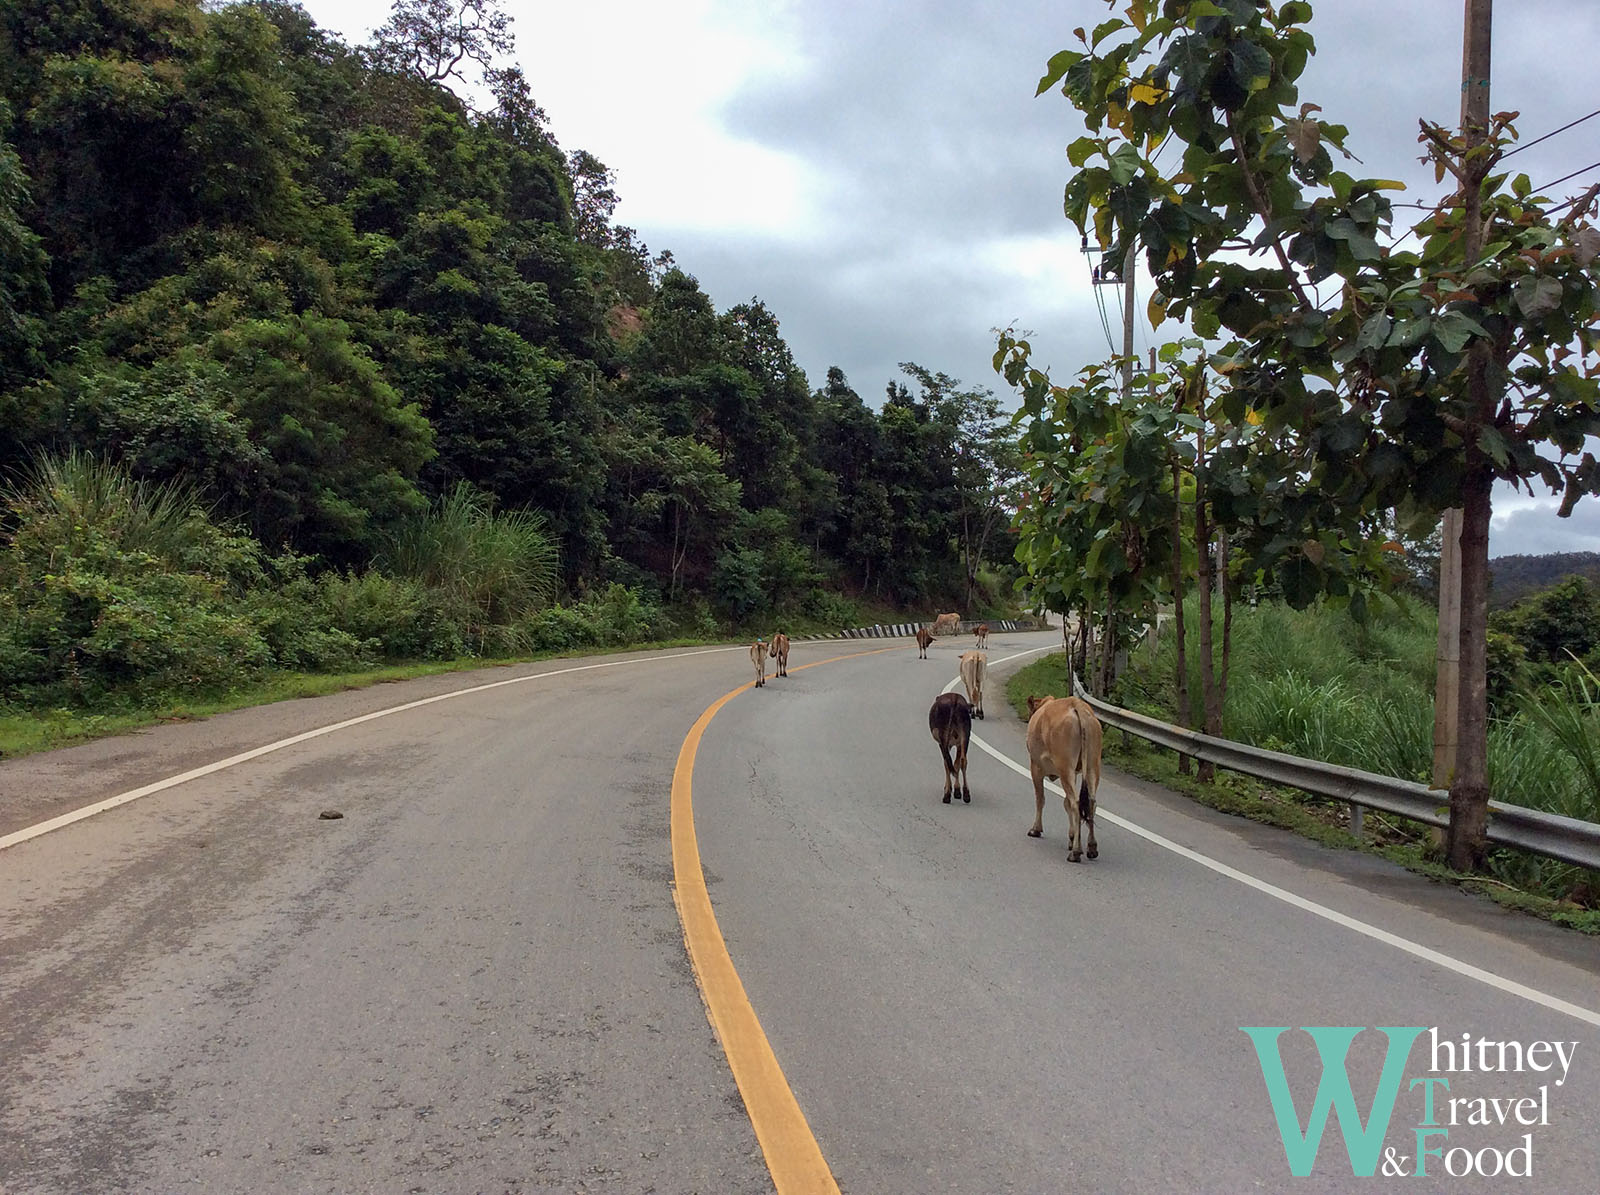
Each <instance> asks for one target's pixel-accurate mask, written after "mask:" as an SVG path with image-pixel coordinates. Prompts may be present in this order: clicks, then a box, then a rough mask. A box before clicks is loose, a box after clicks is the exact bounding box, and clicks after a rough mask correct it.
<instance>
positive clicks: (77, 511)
mask: <svg viewBox="0 0 1600 1195" xmlns="http://www.w3.org/2000/svg"><path fill="white" fill-rule="evenodd" d="M6 506H7V507H8V510H9V513H10V516H11V519H12V520H13V522H14V525H15V528H16V530H15V532H14V533H13V535H12V537H11V542H10V544H9V545H8V550H7V551H6V553H5V554H4V556H3V557H0V592H3V597H0V665H3V667H4V672H3V673H0V693H3V694H4V696H5V697H6V698H7V699H8V700H18V701H21V702H24V703H28V704H39V703H59V702H73V703H85V702H93V701H98V700H101V699H103V698H105V697H106V696H107V695H109V694H112V693H126V694H130V695H133V696H135V697H149V696H152V695H155V694H157V693H165V692H170V691H175V690H180V689H189V688H194V687H197V686H215V685H219V684H222V683H224V682H230V681H235V680H239V679H243V678H248V677H250V676H253V675H254V674H256V673H258V672H259V671H260V670H262V669H263V668H266V667H268V666H270V665H271V663H272V661H273V653H272V649H271V647H270V646H269V645H268V643H267V642H266V640H265V638H264V637H263V636H262V634H261V632H260V629H259V628H258V627H257V626H256V625H255V623H254V622H253V621H252V619H251V618H250V617H249V611H248V607H247V606H246V605H244V604H242V603H240V602H239V601H238V597H239V595H240V589H239V585H238V581H239V580H240V579H241V578H259V577H260V576H261V561H260V552H259V549H258V548H257V547H256V545H255V543H254V541H252V540H250V539H248V538H247V537H244V536H239V535H234V534H232V533H230V532H228V531H226V530H224V529H222V528H218V527H216V526H215V525H213V524H212V523H211V522H210V521H209V520H208V519H207V518H206V516H205V513H204V511H203V510H202V509H201V508H200V507H199V505H198V503H197V502H196V501H195V498H194V496H193V493H192V491H190V490H188V489H186V488H185V487H182V486H178V485H171V484H168V485H152V484H148V483H143V482H136V481H134V480H132V479H131V478H130V477H128V475H127V474H126V473H125V472H124V471H122V470H120V469H118V468H117V467H115V466H112V465H108V464H105V463H104V462H100V461H97V460H94V459H93V458H90V457H85V456H81V455H78V454H72V455H69V456H68V457H66V458H63V459H60V460H46V461H41V462H39V463H38V464H37V465H36V466H35V468H34V470H33V472H32V473H31V475H30V476H29V477H27V478H26V479H25V480H24V481H23V482H22V483H21V484H20V485H19V486H18V487H17V488H15V489H13V490H12V491H11V492H10V493H9V494H7V495H6Z"/></svg>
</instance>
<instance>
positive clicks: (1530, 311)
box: [1511, 276, 1562, 320]
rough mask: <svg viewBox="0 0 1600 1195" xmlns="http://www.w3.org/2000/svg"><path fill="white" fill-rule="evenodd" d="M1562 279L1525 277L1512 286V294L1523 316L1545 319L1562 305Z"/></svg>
mask: <svg viewBox="0 0 1600 1195" xmlns="http://www.w3.org/2000/svg"><path fill="white" fill-rule="evenodd" d="M1561 294H1562V291H1561V280H1560V279H1559V278H1550V277H1548V276H1546V277H1537V278H1524V279H1522V281H1520V282H1518V283H1517V284H1516V285H1515V286H1513V287H1512V288H1511V295H1512V297H1513V298H1515V299H1516V301H1517V307H1518V308H1519V309H1520V310H1521V312H1522V314H1523V317H1524V318H1526V319H1530V320H1536V319H1543V318H1544V317H1545V316H1547V315H1549V314H1550V313H1551V312H1552V311H1555V310H1556V309H1557V308H1559V307H1560V306H1561Z"/></svg>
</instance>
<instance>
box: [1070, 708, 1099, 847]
mask: <svg viewBox="0 0 1600 1195" xmlns="http://www.w3.org/2000/svg"><path fill="white" fill-rule="evenodd" d="M1072 716H1073V717H1074V718H1076V719H1077V720H1078V816H1079V817H1081V818H1082V819H1083V820H1084V821H1086V822H1089V823H1091V824H1092V823H1093V822H1094V806H1093V805H1092V804H1090V802H1091V801H1092V800H1093V797H1092V796H1091V794H1090V792H1089V735H1088V730H1089V728H1088V727H1087V726H1085V725H1084V724H1083V710H1082V709H1080V708H1079V707H1077V706H1073V707H1072Z"/></svg>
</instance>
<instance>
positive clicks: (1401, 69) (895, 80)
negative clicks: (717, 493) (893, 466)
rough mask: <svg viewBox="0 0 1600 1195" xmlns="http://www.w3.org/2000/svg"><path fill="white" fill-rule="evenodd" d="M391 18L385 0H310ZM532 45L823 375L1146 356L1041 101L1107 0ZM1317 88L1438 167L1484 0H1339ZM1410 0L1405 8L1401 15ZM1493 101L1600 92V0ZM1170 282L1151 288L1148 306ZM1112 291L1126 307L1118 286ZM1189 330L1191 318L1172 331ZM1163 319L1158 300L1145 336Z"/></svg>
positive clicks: (637, 188)
mask: <svg viewBox="0 0 1600 1195" xmlns="http://www.w3.org/2000/svg"><path fill="white" fill-rule="evenodd" d="M302 2H303V3H304V4H305V6H306V8H307V10H308V11H309V12H310V13H311V15H312V16H313V17H314V18H315V19H316V21H317V22H318V24H320V25H322V26H323V27H324V28H328V29H331V30H333V31H335V32H337V33H339V34H340V35H342V36H343V37H344V38H345V39H346V40H347V41H349V42H351V43H358V42H362V41H365V40H367V38H368V35H369V34H370V32H371V30H372V29H374V28H375V27H376V26H378V25H379V24H381V23H382V22H383V21H384V20H385V19H386V18H387V15H388V11H389V4H388V3H386V2H385V0H302ZM504 8H505V11H507V12H508V13H510V14H511V16H512V18H513V26H512V32H513V33H514V35H515V36H516V39H517V46H516V51H515V54H514V57H515V58H516V60H517V61H518V62H519V63H520V65H521V66H522V68H523V70H524V72H525V73H526V75H527V77H528V80H529V83H530V86H531V88H532V91H533V95H534V97H535V99H536V100H537V101H538V102H539V104H540V105H541V106H542V107H543V108H544V109H545V111H546V112H547V113H548V114H549V117H550V126H551V131H552V132H553V133H554V135H555V137H556V138H557V140H558V141H559V142H560V143H561V145H562V148H563V149H565V150H567V151H569V152H570V151H572V150H576V149H585V150H588V151H589V152H590V153H592V154H594V155H595V156H596V157H598V158H599V159H600V160H601V161H603V162H605V163H606V165H607V166H609V167H610V168H611V169H612V171H613V172H614V173H615V175H616V179H617V191H618V193H619V195H620V196H621V202H620V204H619V206H618V208H617V213H616V219H617V221H618V222H619V223H622V224H626V225H628V226H630V227H632V228H634V229H636V230H637V231H638V233H639V235H640V238H641V239H642V240H643V241H644V242H645V243H647V244H648V245H649V247H650V249H651V250H652V251H659V250H661V249H670V250H671V251H672V253H673V256H674V258H675V259H676V261H677V264H678V265H679V266H680V267H681V268H682V269H684V270H685V271H687V272H688V273H690V274H693V275H694V276H695V277H696V278H697V279H698V280H699V282H700V285H701V287H702V288H703V289H704V290H705V291H706V293H707V294H708V295H709V296H710V297H711V299H712V301H713V302H714V303H715V304H716V306H717V308H718V309H719V310H725V309H727V308H728V307H731V306H732V305H734V304H735V303H741V302H746V301H748V300H750V299H752V298H760V299H761V300H763V301H764V302H765V303H766V305H767V306H768V307H769V308H770V309H771V310H772V312H773V313H774V314H775V315H776V316H777V318H778V320H779V324H780V327H781V331H782V333H783V336H784V338H785V340H786V341H787V342H788V344H789V347H790V349H791V350H792V351H793V353H794V355H795V359H796V360H797V361H798V362H799V364H800V365H801V367H802V368H803V369H804V370H805V371H806V374H807V377H808V378H809V380H810V382H811V384H812V386H813V387H817V386H820V385H821V384H822V383H823V381H824V380H825V378H826V375H827V370H828V368H829V367H830V366H833V365H837V366H839V367H840V368H841V369H843V370H844V372H845V375H846V377H847V378H848V379H849V381H850V383H851V385H852V386H853V387H854V388H855V389H856V391H857V392H858V393H859V394H861V396H862V397H863V398H864V399H866V400H867V401H868V403H870V404H872V405H873V406H877V405H878V404H879V403H880V402H881V400H882V397H883V393H884V389H885V387H886V385H887V384H888V383H889V382H890V381H892V380H901V381H905V380H907V379H905V378H904V375H903V374H902V373H901V372H900V368H899V366H900V363H901V362H907V361H911V362H916V363H917V364H919V365H922V366H924V367H926V368H928V369H930V370H933V371H936V372H944V373H946V374H949V375H951V376H953V377H956V378H958V379H960V380H961V381H962V382H964V383H966V384H968V385H970V386H979V387H986V388H989V389H992V390H994V391H995V392H996V393H997V394H999V395H1000V396H1001V397H1002V399H1008V398H1009V397H1010V394H1009V389H1008V387H1007V386H1006V384H1005V381H1004V379H1002V378H1000V377H999V376H998V375H997V374H996V373H994V371H993V366H992V358H993V354H994V349H995V330H996V329H999V328H1003V327H1015V328H1017V329H1020V330H1022V331H1025V332H1027V333H1029V334H1030V339H1031V342H1032V344H1033V346H1034V364H1036V365H1038V366H1040V367H1044V368H1049V369H1050V370H1051V372H1052V374H1053V375H1055V376H1057V377H1058V379H1060V378H1068V377H1071V376H1072V375H1073V374H1075V373H1076V371H1077V370H1078V368H1079V367H1081V366H1082V365H1084V364H1087V363H1089V362H1092V361H1098V360H1102V359H1104V358H1105V357H1106V356H1108V355H1109V353H1110V352H1111V351H1112V346H1111V345H1108V339H1107V330H1108V328H1109V332H1110V334H1111V337H1112V340H1113V343H1114V346H1115V348H1116V349H1117V350H1118V351H1120V347H1121V339H1122V325H1121V316H1120V310H1121V307H1120V304H1121V294H1120V291H1119V290H1118V289H1117V288H1115V287H1099V288H1096V287H1095V286H1093V285H1092V283H1091V281H1090V266H1091V264H1092V261H1093V259H1092V257H1091V256H1088V255H1085V254H1084V253H1082V252H1081V251H1080V245H1079V234H1078V231H1077V229H1076V228H1075V227H1073V226H1072V225H1071V224H1070V223H1069V222H1068V221H1067V220H1066V219H1065V217H1064V216H1063V215H1062V211H1061V200H1062V190H1063V188H1064V186H1065V185H1066V182H1067V179H1068V178H1069V176H1070V174H1071V172H1072V171H1071V167H1070V165H1069V163H1068V162H1067V159H1066V146H1067V145H1068V144H1069V143H1070V142H1072V141H1073V140H1074V139H1075V138H1077V137H1078V136H1080V135H1082V134H1083V132H1084V128H1083V124H1082V120H1081V117H1079V116H1078V114H1077V113H1076V112H1075V111H1074V110H1073V109H1072V107H1071V106H1070V104H1068V102H1067V101H1066V99H1065V98H1064V97H1062V96H1061V95H1060V94H1059V92H1047V93H1046V94H1045V95H1043V96H1039V97H1037V98H1035V90H1036V88H1037V85H1038V81H1039V77H1040V76H1041V75H1042V74H1043V73H1044V69H1045V64H1046V62H1047V60H1048V59H1049V57H1050V55H1051V54H1053V53H1054V52H1056V51H1057V50H1061V49H1068V48H1074V47H1075V44H1076V43H1075V40H1074V36H1073V29H1074V28H1075V27H1078V26H1084V27H1092V26H1094V25H1095V24H1098V23H1099V22H1100V21H1102V20H1105V19H1106V18H1107V17H1108V16H1109V15H1111V9H1110V8H1109V7H1108V5H1107V4H1106V3H1105V0H1012V2H1011V3H1008V4H1003V5H1001V4H993V3H981V2H979V0H921V2H914V0H584V2H582V3H572V2H571V0H568V2H566V3H561V4H542V3H529V2H528V0H507V2H506V3H505V4H504ZM1315 8H1316V15H1315V17H1314V19H1313V21H1312V22H1311V25H1310V29H1311V31H1312V33H1313V34H1314V35H1315V37H1316V39H1317V45H1318V53H1317V56H1316V58H1315V59H1314V60H1313V62H1312V64H1311V66H1310V67H1309V68H1308V70H1307V72H1306V74H1305V75H1304V76H1303V77H1302V79H1301V99H1302V100H1303V101H1309V102H1314V103H1317V104H1320V105H1321V107H1322V112H1321V113H1320V115H1321V117H1322V118H1323V119H1325V120H1331V121H1335V122H1337V123H1341V124H1344V125H1346V126H1348V128H1349V129H1350V135H1349V138H1348V141H1347V145H1348V147H1349V148H1350V149H1351V150H1352V151H1353V152H1354V153H1355V154H1356V155H1357V156H1358V157H1359V158H1360V163H1359V164H1355V163H1352V164H1351V165H1350V167H1349V169H1350V170H1351V171H1352V172H1354V173H1358V174H1365V175H1368V176H1373V177H1381V178H1394V179H1400V180H1403V181H1405V182H1406V183H1407V184H1408V194H1406V195H1399V196H1394V198H1396V199H1397V200H1398V201H1402V202H1407V201H1427V200H1431V199H1433V198H1435V197H1437V195H1438V193H1439V187H1438V186H1437V184H1435V183H1434V181H1433V175H1432V170H1431V169H1430V168H1425V167H1424V166H1423V165H1422V164H1421V163H1420V162H1419V161H1418V160H1417V159H1418V156H1419V154H1420V147H1419V146H1418V145H1417V141H1416V138H1417V128H1418V126H1417V121H1418V118H1419V117H1420V118H1426V119H1428V120H1431V121H1435V122H1437V123H1440V124H1444V125H1446V126H1454V125H1455V124H1457V123H1458V121H1459V115H1460V81H1461V24H1462V12H1463V0H1399V2H1397V0H1318V2H1317V3H1316V4H1315ZM1397 14H1399V15H1397ZM1493 40H1494V47H1493V67H1492V84H1491V101H1490V103H1491V109H1492V110H1494V111H1504V110H1515V111H1518V112H1520V113H1521V116H1520V118H1519V120H1518V121H1517V127H1518V129H1519V131H1520V132H1521V134H1522V140H1523V142H1524V143H1527V142H1529V141H1532V140H1533V139H1535V138H1537V137H1540V136H1542V135H1543V134H1546V133H1549V132H1551V131H1552V130H1554V129H1557V128H1558V127H1560V126H1561V125H1564V124H1566V123H1567V122H1568V121H1572V120H1576V119H1578V118H1580V117H1583V116H1586V115H1587V114H1589V113H1590V112H1592V111H1593V110H1594V108H1595V107H1597V106H1600V103H1597V102H1596V100H1597V96H1600V89H1596V88H1595V86H1594V83H1593V79H1594V67H1593V53H1594V47H1595V46H1596V45H1600V3H1596V2H1595V0H1511V2H1509V3H1508V2H1506V0H1502V3H1501V4H1500V5H1499V9H1498V11H1497V13H1496V21H1495V27H1494V39H1493ZM1507 166H1508V167H1511V168H1515V169H1516V170H1519V171H1525V172H1526V173H1527V174H1528V175H1529V179H1530V181H1531V182H1532V183H1533V184H1534V185H1535V186H1536V187H1541V188H1542V187H1543V185H1544V184H1546V183H1550V182H1554V181H1555V180H1557V179H1559V178H1561V177H1562V176H1563V175H1566V174H1569V173H1571V172H1573V171H1578V170H1580V169H1583V168H1588V169H1587V170H1586V171H1585V172H1584V173H1582V174H1579V175H1578V176H1577V177H1576V178H1574V179H1572V180H1571V181H1569V182H1567V183H1564V184H1561V185H1559V186H1557V187H1554V188H1552V189H1551V193H1552V194H1556V195H1564V194H1568V193H1573V192H1576V191H1578V190H1581V189H1582V188H1583V187H1585V186H1587V185H1589V184H1591V183H1594V182H1597V181H1600V117H1596V118H1595V119H1593V120H1589V121H1586V122H1584V123H1582V124H1580V125H1578V126H1577V127H1575V128H1573V129H1570V130H1568V131H1566V132H1564V133H1560V134H1557V135H1556V136H1553V137H1551V138H1549V139H1548V140H1546V141H1543V142H1541V143H1540V144H1538V145H1531V146H1528V148H1526V149H1525V150H1524V151H1522V152H1521V153H1519V154H1518V155H1517V156H1516V157H1515V158H1514V159H1513V160H1512V161H1510V162H1508V163H1507ZM1148 295H1149V283H1148V279H1145V278H1141V279H1140V280H1139V282H1138V283H1137V284H1136V296H1137V302H1136V304H1135V306H1136V308H1137V309H1138V310H1139V311H1140V312H1142V310H1143V308H1144V301H1145V299H1146V298H1148ZM1102 303H1103V304H1104V306H1105V312H1104V316H1105V318H1104V320H1103V319H1102V312H1101V305H1102ZM1169 332H1171V333H1173V334H1176V333H1175V331H1174V330H1173V329H1172V328H1171V326H1170V325H1168V326H1167V327H1164V328H1163V329H1162V333H1163V334H1167V333H1169ZM1160 340H1161V337H1160V336H1157V335H1156V334H1153V333H1152V332H1151V330H1150V329H1149V327H1148V326H1147V325H1145V324H1144V322H1143V318H1142V315H1141V316H1139V317H1138V318H1136V320H1135V342H1136V345H1137V346H1138V347H1139V349H1140V351H1141V352H1143V351H1145V350H1147V349H1148V348H1149V346H1150V345H1151V344H1153V343H1160ZM1556 505H1557V503H1556V499H1554V498H1551V497H1547V496H1544V495H1543V494H1542V493H1541V495H1540V497H1539V498H1538V499H1537V500H1535V499H1530V498H1529V497H1527V496H1526V495H1522V496H1519V495H1516V494H1515V493H1513V492H1512V491H1511V490H1510V489H1509V488H1503V490H1502V492H1497V494H1496V501H1495V509H1496V517H1495V522H1494V526H1493V528H1492V531H1491V542H1490V553H1491V555H1502V554H1507V553H1514V552H1527V553H1543V552H1555V551H1600V501H1597V500H1594V499H1589V500H1586V501H1585V502H1584V503H1581V504H1580V505H1579V507H1578V509H1577V511H1576V512H1575V514H1574V515H1573V517H1572V518H1570V519H1558V518H1557V517H1556V516H1555V513H1554V512H1555V508H1556Z"/></svg>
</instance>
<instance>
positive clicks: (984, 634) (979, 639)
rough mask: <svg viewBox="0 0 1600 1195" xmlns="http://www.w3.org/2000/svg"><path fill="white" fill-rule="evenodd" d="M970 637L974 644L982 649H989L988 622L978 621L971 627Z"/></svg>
mask: <svg viewBox="0 0 1600 1195" xmlns="http://www.w3.org/2000/svg"><path fill="white" fill-rule="evenodd" d="M972 637H973V641H974V642H975V643H976V645H977V646H978V647H979V648H981V649H982V650H984V651H988V650H989V624H988V623H986V622H980V623H979V624H978V625H977V626H975V627H973V628H972Z"/></svg>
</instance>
